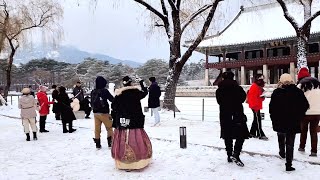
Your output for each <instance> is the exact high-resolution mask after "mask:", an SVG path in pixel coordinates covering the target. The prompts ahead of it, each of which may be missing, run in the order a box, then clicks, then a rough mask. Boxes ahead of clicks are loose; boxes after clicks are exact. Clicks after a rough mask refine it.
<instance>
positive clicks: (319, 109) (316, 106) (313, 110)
mask: <svg viewBox="0 0 320 180" xmlns="http://www.w3.org/2000/svg"><path fill="white" fill-rule="evenodd" d="M298 81H299V84H298V87H299V88H301V89H302V91H303V92H304V95H305V96H306V98H307V99H308V102H309V104H310V108H309V109H308V111H307V112H306V116H305V117H304V119H303V121H302V122H301V131H302V132H301V136H300V146H299V151H302V152H304V151H305V146H306V141H307V133H308V126H309V124H310V127H309V129H310V136H311V154H310V156H317V146H318V134H317V128H318V124H319V120H320V82H319V81H318V79H316V78H313V77H310V74H309V72H308V69H307V68H304V67H303V68H301V69H300V71H299V73H298Z"/></svg>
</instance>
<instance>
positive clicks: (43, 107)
mask: <svg viewBox="0 0 320 180" xmlns="http://www.w3.org/2000/svg"><path fill="white" fill-rule="evenodd" d="M47 90H48V87H46V86H42V85H41V86H40V87H39V92H38V93H37V98H38V102H39V106H40V109H39V114H40V121H39V123H40V132H41V133H43V132H44V133H46V132H49V131H48V130H46V119H47V115H48V114H49V112H50V111H49V108H50V104H53V102H49V100H48V96H47V93H46V91H47Z"/></svg>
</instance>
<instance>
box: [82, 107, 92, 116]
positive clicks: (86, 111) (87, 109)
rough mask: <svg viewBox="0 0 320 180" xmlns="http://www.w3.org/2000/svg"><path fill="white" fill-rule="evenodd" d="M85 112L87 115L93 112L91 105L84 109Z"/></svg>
mask: <svg viewBox="0 0 320 180" xmlns="http://www.w3.org/2000/svg"><path fill="white" fill-rule="evenodd" d="M84 112H85V114H86V116H87V117H89V116H90V113H91V107H87V108H86V109H85V110H84Z"/></svg>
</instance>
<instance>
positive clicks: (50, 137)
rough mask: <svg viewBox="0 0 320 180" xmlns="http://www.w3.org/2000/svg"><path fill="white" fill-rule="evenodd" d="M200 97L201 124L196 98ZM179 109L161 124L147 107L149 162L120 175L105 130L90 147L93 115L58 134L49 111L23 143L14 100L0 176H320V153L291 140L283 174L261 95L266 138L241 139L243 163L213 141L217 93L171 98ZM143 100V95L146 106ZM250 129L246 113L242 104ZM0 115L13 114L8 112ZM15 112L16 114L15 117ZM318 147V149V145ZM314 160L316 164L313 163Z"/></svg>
mask: <svg viewBox="0 0 320 180" xmlns="http://www.w3.org/2000/svg"><path fill="white" fill-rule="evenodd" d="M203 99H204V121H202V103H203ZM176 103H177V107H178V109H179V110H180V111H181V112H177V113H176V117H175V118H174V117H173V113H172V112H167V111H163V110H162V111H161V114H160V115H161V124H160V126H157V127H152V126H151V124H152V123H151V121H152V117H151V116H150V112H146V113H145V115H146V125H145V130H146V131H147V133H148V135H149V136H150V138H151V141H152V145H153V158H152V159H153V160H152V163H151V164H150V165H149V166H148V167H147V168H145V169H143V170H140V171H133V172H125V171H120V170H117V169H115V165H114V161H113V159H112V158H111V153H110V149H108V148H107V138H106V131H104V132H103V133H102V139H105V140H104V141H103V142H102V146H103V148H102V149H101V150H96V149H95V144H94V143H93V140H92V137H93V135H94V133H93V127H94V123H93V115H92V114H91V118H92V119H80V120H76V121H75V123H74V126H75V127H76V128H77V131H76V132H75V133H72V134H63V133H62V127H61V122H60V121H56V120H55V119H54V115H53V114H52V113H51V114H50V115H49V116H48V121H47V125H46V126H47V129H48V130H49V131H50V132H49V133H46V134H39V135H38V141H30V142H27V141H25V134H24V132H23V128H22V124H21V120H20V119H19V112H20V111H19V110H18V108H17V98H16V97H14V98H13V102H12V105H11V102H9V104H10V105H9V106H7V107H4V106H2V107H0V114H1V115H0V132H1V133H0V162H1V163H0V179H1V180H6V179H10V180H11V179H14V180H20V179H59V180H60V179H66V180H72V179H75V180H79V179H95V180H96V179H174V180H176V179H217V178H219V179H280V178H281V179H290V180H291V179H316V178H319V177H320V171H319V169H320V165H319V164H320V158H319V157H309V152H310V143H309V140H310V139H309V137H308V143H307V146H306V152H305V153H300V152H298V151H297V146H298V142H299V135H297V137H296V144H295V153H294V156H295V157H294V162H293V166H294V167H295V168H296V171H294V172H286V171H285V165H284V164H285V160H283V159H280V158H279V156H278V144H277V136H276V133H275V132H274V131H273V130H272V126H271V122H270V117H269V115H268V114H267V112H268V109H267V107H268V103H269V100H268V99H267V100H266V101H265V102H264V107H265V109H264V110H263V111H264V112H265V113H266V118H265V120H264V121H263V129H264V131H265V133H266V135H267V136H268V137H269V141H261V140H258V139H249V140H247V141H246V142H245V144H244V147H243V150H244V151H245V152H243V153H242V154H241V159H242V161H243V162H244V163H245V167H243V168H241V167H238V166H237V165H235V164H234V163H228V162H227V159H226V153H225V150H224V149H223V148H224V143H223V140H222V139H220V138H219V135H220V125H219V118H218V117H219V108H218V105H217V103H216V100H215V98H177V99H176ZM146 104H147V98H145V99H144V100H143V106H146ZM244 106H245V112H246V114H247V115H248V126H249V128H250V127H251V122H252V115H251V114H252V112H251V110H250V109H249V108H248V106H247V105H246V104H245V105H244ZM3 115H7V116H11V117H6V116H3ZM14 117H16V118H14ZM181 126H186V127H187V141H188V145H187V148H186V149H180V147H179V127H181ZM319 148H320V146H319ZM317 164H318V165H317Z"/></svg>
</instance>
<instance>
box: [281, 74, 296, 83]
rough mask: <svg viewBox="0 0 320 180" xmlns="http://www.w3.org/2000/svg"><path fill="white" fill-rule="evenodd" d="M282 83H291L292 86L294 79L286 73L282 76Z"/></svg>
mask: <svg viewBox="0 0 320 180" xmlns="http://www.w3.org/2000/svg"><path fill="white" fill-rule="evenodd" d="M280 82H281V83H286V82H289V83H291V84H292V83H293V79H292V77H291V75H290V74H288V73H284V74H282V75H281V76H280Z"/></svg>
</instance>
